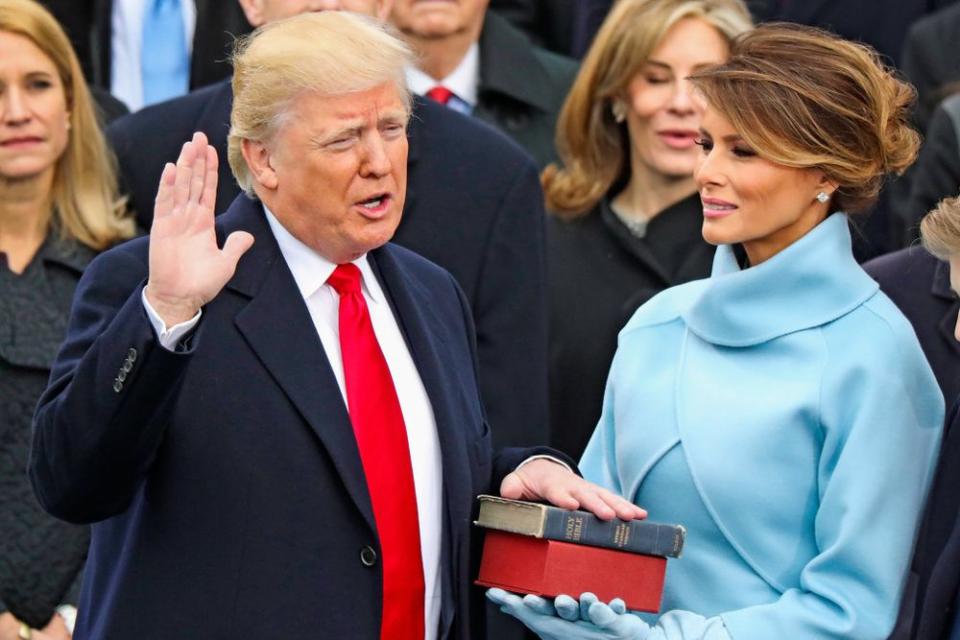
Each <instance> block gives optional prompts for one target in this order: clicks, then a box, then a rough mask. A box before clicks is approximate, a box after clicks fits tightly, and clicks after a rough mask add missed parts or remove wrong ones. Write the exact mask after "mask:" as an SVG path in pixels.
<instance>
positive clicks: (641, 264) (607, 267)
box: [547, 194, 715, 458]
mask: <svg viewBox="0 0 960 640" xmlns="http://www.w3.org/2000/svg"><path fill="white" fill-rule="evenodd" d="M702 226H703V212H702V207H701V204H700V197H699V196H698V195H696V194H694V195H692V196H690V197H689V198H686V199H684V200H681V201H680V202H678V203H677V204H675V205H673V206H671V207H669V208H667V209H666V210H664V211H662V212H660V213H659V214H658V215H656V216H655V217H654V218H653V219H652V220H650V223H649V224H648V226H647V230H646V235H645V237H643V238H637V237H636V236H634V235H633V234H632V233H631V232H630V230H629V229H627V227H626V226H625V225H624V224H623V222H621V221H620V219H619V218H618V217H617V216H616V214H614V213H613V211H612V210H611V209H610V206H609V203H608V201H606V200H604V201H602V202H601V203H600V204H599V205H597V207H596V208H595V209H594V210H593V211H591V212H590V213H588V214H586V215H585V216H583V217H580V218H576V219H574V220H571V221H564V220H561V219H559V218H556V217H553V216H551V217H550V218H549V220H548V221H547V274H548V284H549V302H550V315H549V322H550V343H549V344H550V351H549V353H550V359H549V368H550V444H551V446H553V447H556V448H557V449H559V450H561V451H563V452H564V453H566V454H568V455H570V456H572V457H573V458H579V457H580V454H581V453H583V450H584V448H585V447H586V444H587V441H588V440H589V439H590V436H591V435H592V434H593V430H594V428H595V427H596V426H597V421H598V420H599V418H600V410H601V409H602V406H603V392H604V388H605V385H606V381H607V374H608V373H609V370H610V363H611V361H612V360H613V354H614V352H615V351H616V348H617V334H618V333H619V332H620V329H622V328H623V325H624V324H626V322H627V320H629V319H630V317H631V316H632V315H633V313H634V311H636V310H637V308H639V307H640V305H642V304H643V303H645V302H646V301H647V300H649V299H650V298H652V297H653V296H654V295H656V294H657V293H659V292H660V291H662V290H663V289H666V288H667V287H671V286H673V285H676V284H681V283H683V282H687V281H689V280H695V279H697V278H705V277H707V276H709V275H710V267H711V264H712V262H713V254H714V251H715V247H713V246H711V245H709V244H707V242H705V241H704V240H703V236H702V234H701V227H702ZM638 366H642V363H640V364H639V365H638Z"/></svg>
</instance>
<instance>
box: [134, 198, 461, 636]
mask: <svg viewBox="0 0 960 640" xmlns="http://www.w3.org/2000/svg"><path fill="white" fill-rule="evenodd" d="M264 209H265V211H266V214H267V221H268V222H269V224H270V229H271V230H272V231H273V235H274V237H275V238H276V240H277V244H278V245H279V246H280V253H281V254H283V258H284V260H285V261H286V263H287V266H288V267H289V268H290V271H291V273H292V274H293V279H294V281H295V282H296V284H297V288H298V289H299V290H300V294H301V295H302V296H303V300H304V302H305V303H306V305H307V310H308V311H309V312H310V317H311V319H312V320H313V324H314V327H315V329H316V331H317V335H318V336H319V338H320V343H321V344H322V345H323V350H324V352H325V353H326V354H327V360H329V361H330V366H331V368H332V369H333V374H334V376H335V377H336V379H337V385H338V386H339V387H340V394H341V395H342V396H343V401H344V406H346V405H347V394H346V387H345V385H344V376H343V359H342V357H341V354H340V328H339V309H340V296H339V295H338V294H337V292H336V291H335V290H334V288H333V287H332V286H330V285H329V284H326V281H327V278H329V277H330V275H331V274H332V273H333V270H334V269H335V268H336V266H337V265H335V264H334V263H332V262H330V261H328V260H326V259H325V258H323V257H322V256H321V255H319V254H318V253H316V252H315V251H314V250H313V249H311V248H310V247H308V246H307V245H305V244H303V243H302V242H300V241H299V240H297V239H296V238H294V237H293V236H292V235H291V234H290V232H289V231H287V230H286V229H285V228H284V227H283V225H281V224H280V222H279V221H277V219H276V218H275V217H274V216H273V214H272V213H271V212H270V211H269V210H267V209H266V208H264ZM354 264H355V265H357V267H358V268H359V269H360V273H361V275H362V285H361V290H362V292H363V297H364V300H366V302H367V308H368V309H369V310H370V320H371V322H372V324H373V331H374V334H376V337H377V341H378V342H379V343H380V349H381V350H382V351H383V356H384V358H385V359H386V361H387V367H388V368H389V369H390V375H391V377H392V378H393V384H394V387H395V388H396V391H397V398H398V399H399V401H400V410H401V412H402V413H403V422H404V425H405V426H406V429H407V442H408V444H409V447H410V463H411V466H412V468H413V480H414V485H415V491H416V496H417V514H418V516H419V523H420V553H421V557H422V559H423V577H424V583H425V586H426V593H425V597H424V618H425V620H424V623H425V627H424V628H425V629H426V635H425V640H435V638H436V637H437V630H438V627H439V623H440V584H441V583H440V546H441V535H442V532H443V520H442V514H443V458H442V456H441V454H440V440H439V437H438V435H437V425H436V420H435V419H434V415H433V407H432V405H431V404H430V399H429V397H428V396H427V391H426V388H425V387H424V386H423V381H422V380H421V379H420V374H419V372H418V371H417V367H416V365H415V364H414V362H413V358H412V357H411V355H410V351H409V350H408V349H407V344H406V342H405V341H404V339H403V335H402V334H401V332H400V327H399V326H398V324H397V320H396V318H394V316H393V311H392V310H391V309H390V305H389V303H388V302H387V298H386V296H385V295H384V292H383V289H382V288H381V287H380V283H379V282H378V281H377V279H376V276H374V274H373V270H372V269H371V267H370V264H369V263H368V262H367V256H366V255H363V256H361V257H360V258H358V259H357V260H355V261H354ZM143 304H144V308H145V309H146V311H147V315H148V317H149V318H150V322H151V324H152V325H153V327H154V329H155V330H156V332H157V335H158V338H159V340H160V343H161V345H163V346H164V347H165V348H167V349H170V350H173V349H174V347H175V346H176V344H177V342H178V341H179V339H180V338H181V337H183V335H185V334H186V333H187V332H189V331H190V330H191V329H192V328H193V327H194V326H195V325H196V323H197V322H198V321H199V320H200V315H201V312H198V313H197V315H195V316H194V317H193V318H191V319H190V320H188V321H187V322H183V323H180V324H178V325H176V326H174V327H170V328H169V329H168V328H167V327H166V326H165V324H164V322H163V320H161V319H160V317H159V316H158V315H157V313H156V312H155V311H154V310H153V308H152V307H151V306H150V304H149V302H147V299H146V295H145V294H144V295H143ZM277 313H283V310H281V309H277ZM317 375H321V372H319V371H318V372H317Z"/></svg>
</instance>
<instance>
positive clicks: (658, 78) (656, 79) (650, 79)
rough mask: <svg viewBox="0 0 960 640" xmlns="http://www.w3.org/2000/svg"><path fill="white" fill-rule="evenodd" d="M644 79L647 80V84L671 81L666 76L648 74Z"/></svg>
mask: <svg viewBox="0 0 960 640" xmlns="http://www.w3.org/2000/svg"><path fill="white" fill-rule="evenodd" d="M644 80H646V81H647V84H666V83H668V82H670V78H666V77H664V76H647V77H646V78H644Z"/></svg>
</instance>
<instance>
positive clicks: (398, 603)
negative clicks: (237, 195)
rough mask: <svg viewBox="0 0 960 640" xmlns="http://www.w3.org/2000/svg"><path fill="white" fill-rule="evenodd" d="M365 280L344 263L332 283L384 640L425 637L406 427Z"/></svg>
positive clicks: (354, 268) (334, 274)
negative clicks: (374, 548) (375, 546)
mask: <svg viewBox="0 0 960 640" xmlns="http://www.w3.org/2000/svg"><path fill="white" fill-rule="evenodd" d="M360 280H361V276H360V269H358V268H357V266H356V265H354V264H341V265H339V266H337V268H336V269H335V270H334V271H333V274H332V275H331V276H330V278H329V279H328V280H327V283H328V284H330V286H332V287H333V288H334V289H335V290H336V291H337V293H338V294H339V295H340V312H339V313H340V318H339V322H340V350H341V353H342V357H343V375H344V380H345V383H346V388H347V407H348V409H349V411H350V421H351V422H352V423H353V431H354V434H355V436H356V438H357V446H358V448H359V449H360V458H361V460H362V461H363V471H364V474H365V475H366V478H367V488H368V489H369V491H370V500H371V502H372V503H373V515H374V519H375V520H376V522H377V532H378V534H379V536H380V548H381V555H382V561H383V621H382V625H381V627H380V638H381V639H382V640H423V637H424V618H423V616H424V612H423V604H424V602H423V600H424V591H425V589H426V587H425V586H424V579H423V561H422V559H421V557H420V523H419V520H418V517H417V495H416V491H415V489H414V483H413V468H412V467H411V464H410V447H409V444H408V442H407V429H406V426H405V425H404V423H403V414H402V413H401V411H400V401H399V399H398V398H397V392H396V389H394V386H393V378H392V377H391V376H390V369H389V368H388V367H387V361H386V359H385V358H384V357H383V352H382V351H381V350H380V344H379V343H378V342H377V337H376V335H375V334H374V332H373V324H372V323H371V321H370V312H369V310H368V309H367V302H366V300H364V298H363V294H362V293H361V291H360Z"/></svg>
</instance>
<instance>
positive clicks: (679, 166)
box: [543, 0, 751, 457]
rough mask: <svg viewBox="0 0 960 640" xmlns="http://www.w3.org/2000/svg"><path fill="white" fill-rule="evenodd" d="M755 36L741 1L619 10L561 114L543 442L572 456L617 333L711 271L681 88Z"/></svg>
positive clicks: (592, 414) (641, 3) (549, 181)
mask: <svg viewBox="0 0 960 640" xmlns="http://www.w3.org/2000/svg"><path fill="white" fill-rule="evenodd" d="M750 26H751V24H750V16H749V14H748V13H747V10H746V8H745V7H744V5H743V3H742V2H741V1H740V0H622V1H621V2H619V3H618V4H617V6H616V7H615V8H614V9H613V12H612V13H611V14H610V17H609V19H608V20H607V21H606V22H605V23H604V25H603V28H602V29H601V31H600V34H599V35H598V36H597V39H596V42H595V43H594V45H593V48H591V50H590V52H589V54H588V55H587V57H586V60H584V62H583V66H582V67H581V69H580V73H579V75H578V76H577V79H576V81H575V82H574V85H573V88H572V90H571V92H570V95H569V96H568V97H567V101H566V103H565V104H564V106H563V110H562V112H561V114H560V120H559V123H558V127H557V145H558V149H559V152H560V156H561V158H562V159H563V168H558V167H557V166H556V165H552V166H550V167H548V168H547V169H546V170H545V171H544V173H543V184H544V192H545V195H546V199H547V207H548V208H549V209H551V210H552V212H553V213H554V215H552V216H550V218H549V219H548V221H547V261H548V265H547V266H548V274H549V276H548V286H549V304H550V307H549V321H550V342H549V350H550V351H549V354H550V359H549V366H550V414H551V415H550V421H551V425H550V426H551V444H552V445H553V446H555V447H557V448H559V449H561V450H563V451H564V452H566V453H568V454H570V455H571V456H573V457H578V456H579V455H580V454H581V453H582V452H583V448H584V447H585V446H586V444H587V439H588V438H589V437H590V434H591V433H593V429H594V427H596V426H597V419H598V418H599V417H600V405H601V403H602V400H603V383H604V380H605V379H606V375H607V371H608V370H609V369H610V361H611V360H612V359H613V352H614V350H615V349H616V336H617V332H618V331H619V330H620V329H621V328H622V327H623V325H624V323H625V322H626V321H627V320H628V319H629V318H630V316H631V315H632V314H633V312H634V311H636V309H637V308H638V307H639V306H640V305H641V304H643V303H644V302H646V301H647V300H649V299H650V298H651V297H653V296H654V295H655V294H656V293H658V292H659V291H661V290H663V289H666V288H667V287H669V286H672V285H675V284H680V283H682V282H686V281H688V280H693V279H695V278H702V277H705V276H707V275H708V274H709V273H710V261H711V259H712V257H713V252H714V249H713V247H712V246H710V245H709V244H707V243H706V242H704V240H703V237H702V236H701V234H700V225H701V214H700V199H699V197H698V196H697V189H696V185H695V184H694V182H693V166H694V163H695V162H696V157H697V152H698V151H699V149H698V148H697V147H696V145H695V144H694V141H695V140H696V137H697V135H698V127H699V126H700V110H699V109H698V107H697V105H696V104H695V101H694V98H693V96H692V95H691V85H690V83H689V82H688V81H687V79H686V78H687V76H689V75H690V74H691V73H694V72H695V71H697V70H699V69H702V68H704V67H706V66H709V65H713V64H717V63H720V62H723V61H724V60H725V59H726V57H727V55H728V54H729V50H730V41H731V40H732V39H733V38H734V37H735V36H736V35H737V34H739V33H742V32H743V31H746V30H747V29H749V28H750Z"/></svg>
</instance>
